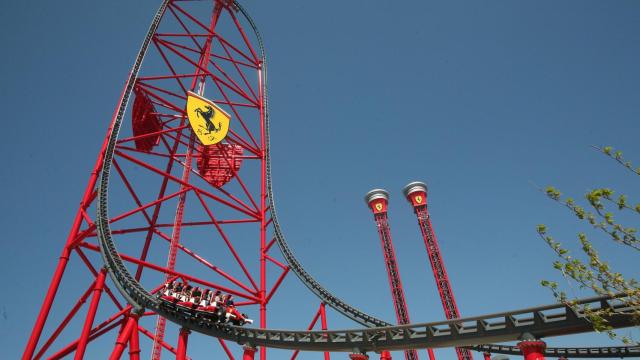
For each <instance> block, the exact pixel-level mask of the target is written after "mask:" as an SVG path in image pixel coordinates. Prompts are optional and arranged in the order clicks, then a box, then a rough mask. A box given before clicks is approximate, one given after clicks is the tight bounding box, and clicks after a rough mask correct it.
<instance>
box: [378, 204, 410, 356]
mask: <svg viewBox="0 0 640 360" xmlns="http://www.w3.org/2000/svg"><path fill="white" fill-rule="evenodd" d="M368 204H369V207H371V211H373V214H374V215H373V216H374V219H375V221H376V225H377V227H378V235H379V236H380V243H381V244H382V252H383V255H384V261H385V265H386V267H387V275H388V277H389V286H390V289H391V297H392V299H393V307H394V309H395V311H396V319H397V321H398V324H401V325H402V324H410V323H411V320H410V319H409V310H408V309H407V302H406V300H405V296H404V289H403V288H402V281H401V280H400V271H399V270H398V262H397V260H396V253H395V249H394V248H393V241H392V239H391V229H390V227H389V219H388V218H387V208H388V201H387V199H386V197H380V198H376V199H371V200H370V201H369V203H368ZM404 357H405V359H407V360H417V359H418V352H417V351H416V350H406V351H405V352H404Z"/></svg>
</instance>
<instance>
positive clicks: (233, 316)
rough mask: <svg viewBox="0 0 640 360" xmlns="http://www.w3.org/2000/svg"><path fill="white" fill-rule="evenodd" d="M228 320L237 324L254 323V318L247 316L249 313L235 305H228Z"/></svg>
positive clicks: (226, 317)
mask: <svg viewBox="0 0 640 360" xmlns="http://www.w3.org/2000/svg"><path fill="white" fill-rule="evenodd" d="M225 319H226V322H230V323H232V324H233V325H236V326H242V325H244V324H253V320H251V319H249V318H248V317H247V314H243V313H241V312H240V311H238V309H236V307H235V306H228V307H227V313H226V314H225Z"/></svg>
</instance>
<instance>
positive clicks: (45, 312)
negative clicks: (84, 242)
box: [22, 89, 125, 360]
mask: <svg viewBox="0 0 640 360" xmlns="http://www.w3.org/2000/svg"><path fill="white" fill-rule="evenodd" d="M124 94H125V91H124V89H123V90H122V93H121V94H120V101H122V98H123V97H124ZM117 110H118V109H117V108H116V110H115V111H114V113H113V116H112V117H111V123H110V125H109V128H108V129H107V135H106V136H105V138H104V141H103V142H102V146H101V148H100V152H99V153H98V154H99V155H98V159H97V160H96V163H95V165H94V166H93V171H91V176H90V177H89V182H88V184H87V187H86V188H85V190H84V195H83V196H82V200H81V201H80V206H79V208H78V211H77V212H76V216H75V218H74V219H73V225H72V226H71V231H70V232H69V236H68V237H67V242H66V244H65V246H64V248H63V249H62V254H61V255H60V260H58V265H57V266H56V270H55V272H54V273H53V278H52V279H51V283H50V284H49V289H48V290H47V295H46V296H45V298H44V301H43V303H42V306H41V307H40V312H39V313H38V318H37V320H36V323H35V325H33V331H32V332H31V336H30V337H29V341H28V342H27V347H26V348H25V350H24V354H22V359H23V360H30V359H32V358H33V353H34V352H35V350H36V345H38V340H40V335H41V334H42V329H43V328H44V324H45V322H46V321H47V317H48V316H49V311H51V305H53V300H54V299H55V297H56V293H57V292H58V287H59V286H60V281H61V280H62V275H64V271H65V269H66V268H67V263H68V262H69V256H70V255H71V250H72V246H71V245H72V243H73V242H74V240H75V239H76V238H77V237H78V231H79V230H80V226H81V225H82V219H83V213H84V212H85V211H86V210H87V208H88V207H89V205H91V203H92V202H93V199H94V195H95V193H94V191H95V186H96V182H97V180H98V175H99V174H100V171H101V170H102V160H103V158H104V151H105V149H106V147H107V143H108V141H109V134H110V132H111V128H112V127H113V123H114V122H115V120H116V115H117Z"/></svg>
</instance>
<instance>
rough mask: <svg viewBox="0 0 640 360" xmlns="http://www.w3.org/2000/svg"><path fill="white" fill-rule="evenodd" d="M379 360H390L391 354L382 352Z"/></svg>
mask: <svg viewBox="0 0 640 360" xmlns="http://www.w3.org/2000/svg"><path fill="white" fill-rule="evenodd" d="M380 360H391V353H390V352H388V351H383V352H381V353H380Z"/></svg>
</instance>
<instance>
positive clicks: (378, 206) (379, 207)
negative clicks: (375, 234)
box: [376, 203, 382, 211]
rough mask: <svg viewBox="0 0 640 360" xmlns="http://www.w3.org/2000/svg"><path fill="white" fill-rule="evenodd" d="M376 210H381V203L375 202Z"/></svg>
mask: <svg viewBox="0 0 640 360" xmlns="http://www.w3.org/2000/svg"><path fill="white" fill-rule="evenodd" d="M376 210H378V211H381V210H382V204H380V203H377V204H376Z"/></svg>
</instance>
